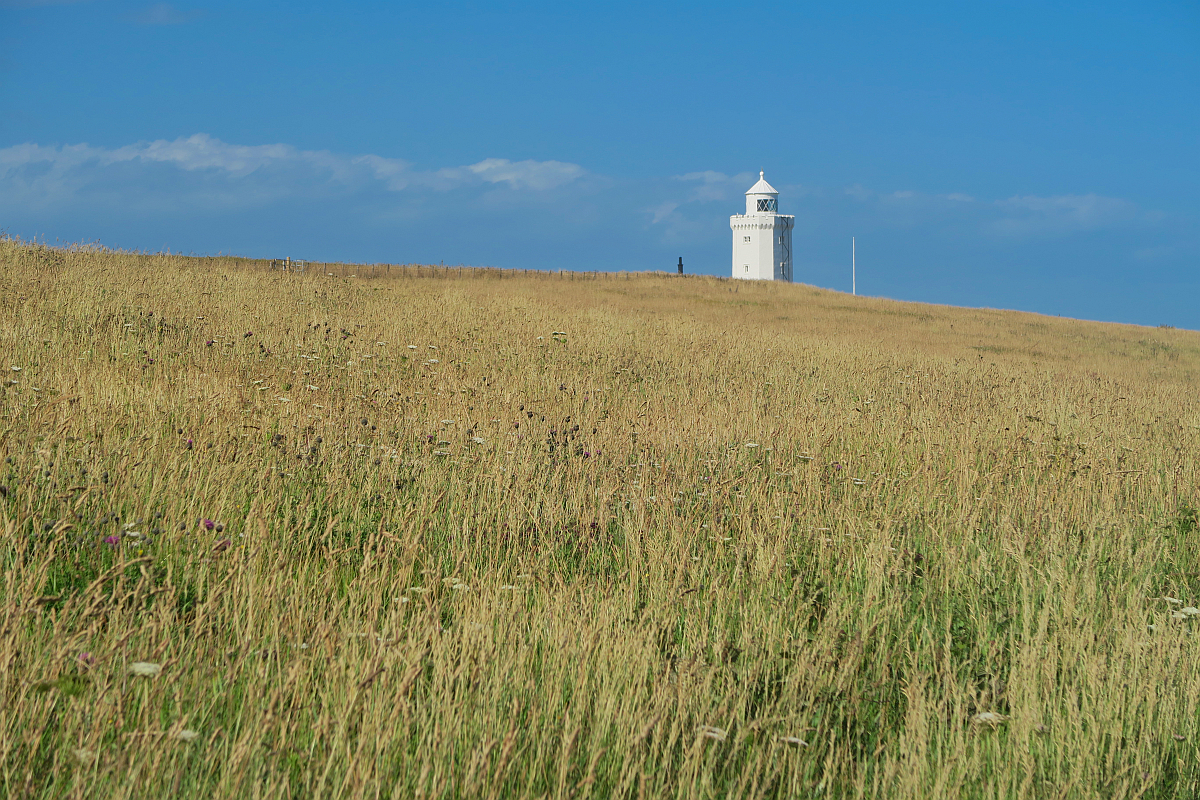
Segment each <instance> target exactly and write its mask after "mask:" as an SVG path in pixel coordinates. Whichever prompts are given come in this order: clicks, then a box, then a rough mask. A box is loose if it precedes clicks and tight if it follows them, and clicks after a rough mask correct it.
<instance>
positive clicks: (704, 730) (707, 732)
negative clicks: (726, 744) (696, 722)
mask: <svg viewBox="0 0 1200 800" xmlns="http://www.w3.org/2000/svg"><path fill="white" fill-rule="evenodd" d="M696 732H697V733H699V734H700V735H701V736H703V737H705V738H706V739H715V740H716V741H718V742H723V741H725V738H726V737H727V736H729V733H728V732H726V731H725V730H723V729H721V728H714V727H713V726H712V725H701V726H700V727H699V728H697V729H696Z"/></svg>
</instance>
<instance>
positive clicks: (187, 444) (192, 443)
mask: <svg viewBox="0 0 1200 800" xmlns="http://www.w3.org/2000/svg"><path fill="white" fill-rule="evenodd" d="M195 445H196V443H195V442H193V441H192V440H191V439H188V440H187V441H186V442H185V443H184V447H186V448H187V449H188V450H191V449H192V448H193V447H194V446H195Z"/></svg>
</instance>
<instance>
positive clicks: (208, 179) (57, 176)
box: [0, 133, 587, 207]
mask: <svg viewBox="0 0 1200 800" xmlns="http://www.w3.org/2000/svg"><path fill="white" fill-rule="evenodd" d="M164 169H165V170H167V171H168V172H167V173H166V174H163V173H162V172H161V170H164ZM130 170H133V171H134V172H135V173H138V174H132V173H131V172H130ZM155 170H157V172H156V171H155ZM139 171H140V172H139ZM586 174H587V172H586V170H584V168H583V167H581V166H579V165H578V164H569V163H565V162H561V161H532V160H526V161H516V162H514V161H509V160H507V159H501V158H489V159H485V160H483V161H480V162H478V163H476V164H469V165H465V166H460V167H448V168H444V169H438V170H432V171H420V170H415V169H413V167H412V165H411V164H409V163H408V162H406V161H403V160H400V159H395V158H387V157H384V156H379V155H373V154H368V155H358V156H348V155H342V154H338V153H331V152H329V151H326V150H300V149H298V148H296V147H293V146H291V145H287V144H266V145H238V144H230V143H228V142H223V141H221V140H220V139H216V138H214V137H212V136H208V135H207V134H203V133H198V134H195V135H192V136H188V137H182V138H179V139H175V140H173V141H167V140H158V141H153V142H138V143H137V144H131V145H126V146H124V147H116V148H105V147H93V146H91V145H88V144H76V145H62V146H44V145H37V144H23V145H16V146H13V147H8V148H3V149H0V198H3V199H7V200H9V201H19V202H26V203H33V204H36V205H41V206H45V205H51V204H54V203H60V202H69V201H71V200H72V199H74V198H76V197H79V196H81V195H86V194H96V193H107V192H111V191H118V190H120V187H123V186H124V187H129V186H130V185H132V186H137V185H139V182H140V184H141V185H142V186H143V187H144V188H143V192H142V194H149V193H153V191H152V187H154V186H156V185H160V184H162V185H166V186H169V192H166V193H167V194H169V195H170V197H171V201H172V202H175V203H182V202H186V201H187V199H188V198H189V197H192V198H193V199H194V200H196V201H198V202H200V201H202V202H204V203H205V204H207V205H219V204H221V203H226V204H228V205H230V206H236V207H243V206H246V205H254V204H261V203H265V202H270V201H271V200H272V199H277V198H280V197H289V196H295V195H304V196H334V195H338V194H342V193H345V192H347V191H354V190H370V189H371V188H375V189H376V190H383V191H386V192H405V191H408V190H425V191H449V190H453V189H456V188H463V187H470V186H497V187H501V188H504V189H506V190H512V191H519V192H535V193H536V192H546V191H550V190H554V189H558V188H561V187H564V186H566V185H568V184H571V183H573V182H576V181H578V180H580V179H581V178H583V177H584V176H585V175H586ZM189 175H191V176H194V177H192V178H189V177H187V176H189ZM134 191H136V190H134Z"/></svg>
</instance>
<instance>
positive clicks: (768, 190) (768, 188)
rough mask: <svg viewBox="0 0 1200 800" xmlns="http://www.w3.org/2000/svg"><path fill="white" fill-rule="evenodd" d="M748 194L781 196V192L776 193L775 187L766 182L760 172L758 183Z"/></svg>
mask: <svg viewBox="0 0 1200 800" xmlns="http://www.w3.org/2000/svg"><path fill="white" fill-rule="evenodd" d="M746 194H779V192H777V191H775V187H774V186H772V185H771V184H769V183H767V182H766V180H765V179H764V178H763V174H762V171H761V170H760V171H759V173H758V183H756V184H754V185H753V186H751V187H750V189H749V191H747V192H746Z"/></svg>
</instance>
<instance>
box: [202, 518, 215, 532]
mask: <svg viewBox="0 0 1200 800" xmlns="http://www.w3.org/2000/svg"><path fill="white" fill-rule="evenodd" d="M200 524H201V525H203V526H204V530H206V531H211V530H212V529H213V528H215V527H216V525H217V524H216V523H215V522H213V521H212V520H211V519H205V520H204V521H202V522H201V523H200Z"/></svg>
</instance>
